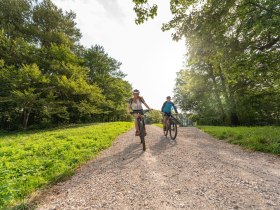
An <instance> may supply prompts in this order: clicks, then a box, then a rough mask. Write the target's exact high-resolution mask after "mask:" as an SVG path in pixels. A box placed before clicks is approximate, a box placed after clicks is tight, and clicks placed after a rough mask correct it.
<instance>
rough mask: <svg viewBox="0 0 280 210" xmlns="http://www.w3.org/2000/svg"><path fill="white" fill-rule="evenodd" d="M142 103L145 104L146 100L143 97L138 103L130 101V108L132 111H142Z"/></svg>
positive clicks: (138, 99)
mask: <svg viewBox="0 0 280 210" xmlns="http://www.w3.org/2000/svg"><path fill="white" fill-rule="evenodd" d="M142 103H145V101H144V99H143V98H142V97H140V98H137V99H136V101H135V102H134V100H133V98H131V99H130V100H129V104H130V107H131V108H132V110H142V109H143V107H142Z"/></svg>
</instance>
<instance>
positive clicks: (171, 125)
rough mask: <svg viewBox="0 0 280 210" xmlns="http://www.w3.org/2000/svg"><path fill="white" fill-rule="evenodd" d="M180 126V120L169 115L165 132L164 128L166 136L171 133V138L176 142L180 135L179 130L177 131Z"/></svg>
mask: <svg viewBox="0 0 280 210" xmlns="http://www.w3.org/2000/svg"><path fill="white" fill-rule="evenodd" d="M178 124H179V123H178V120H177V119H176V118H175V117H174V116H173V115H172V114H170V115H167V120H166V125H165V128H166V129H165V130H164V126H163V133H164V135H165V136H167V135H168V132H169V135H170V138H171V139H172V140H175V139H176V137H177V133H178V130H177V125H178Z"/></svg>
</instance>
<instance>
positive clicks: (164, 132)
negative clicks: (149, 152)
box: [162, 122, 169, 136]
mask: <svg viewBox="0 0 280 210" xmlns="http://www.w3.org/2000/svg"><path fill="white" fill-rule="evenodd" d="M168 128H169V123H168V122H166V127H165V130H164V126H163V128H162V129H163V134H164V135H165V136H167V134H168Z"/></svg>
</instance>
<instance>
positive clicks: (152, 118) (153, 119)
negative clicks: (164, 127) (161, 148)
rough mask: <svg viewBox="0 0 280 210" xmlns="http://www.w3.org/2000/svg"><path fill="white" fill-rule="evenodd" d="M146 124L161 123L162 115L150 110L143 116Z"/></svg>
mask: <svg viewBox="0 0 280 210" xmlns="http://www.w3.org/2000/svg"><path fill="white" fill-rule="evenodd" d="M145 116H146V117H145V121H146V123H147V124H154V123H162V119H163V117H162V113H161V111H159V110H152V111H149V112H148V113H146V114H145Z"/></svg>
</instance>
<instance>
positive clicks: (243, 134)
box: [199, 126, 280, 154]
mask: <svg viewBox="0 0 280 210" xmlns="http://www.w3.org/2000/svg"><path fill="white" fill-rule="evenodd" d="M199 128H200V129H202V130H203V131H205V132H207V133H209V134H211V135H212V136H214V137H216V138H218V139H221V140H226V141H227V142H229V143H232V144H238V145H240V146H242V147H245V148H248V149H251V150H256V151H261V152H267V153H272V154H280V127H276V126H274V127H270V126H264V127H218V126H199Z"/></svg>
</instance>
